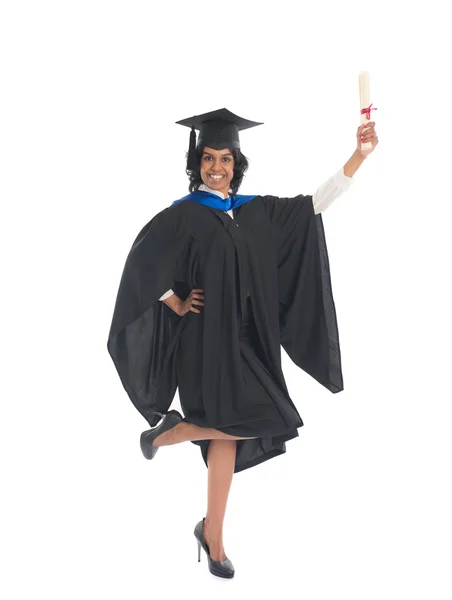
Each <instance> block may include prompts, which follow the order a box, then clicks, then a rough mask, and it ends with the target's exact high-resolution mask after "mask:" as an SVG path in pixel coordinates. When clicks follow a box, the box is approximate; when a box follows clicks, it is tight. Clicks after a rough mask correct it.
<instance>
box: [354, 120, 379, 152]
mask: <svg viewBox="0 0 452 600" xmlns="http://www.w3.org/2000/svg"><path fill="white" fill-rule="evenodd" d="M356 139H357V141H358V147H357V148H356V152H357V153H358V154H359V155H360V156H362V157H363V158H367V156H368V155H369V154H370V153H371V152H373V151H374V150H375V146H376V145H377V144H378V136H377V133H376V131H375V121H369V122H368V123H363V124H362V125H360V126H359V127H358V131H357V133H356ZM368 143H369V144H371V147H370V148H369V147H368V146H367V147H366V146H365V144H368Z"/></svg>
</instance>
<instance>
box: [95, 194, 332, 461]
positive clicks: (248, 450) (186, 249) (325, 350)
mask: <svg viewBox="0 0 452 600" xmlns="http://www.w3.org/2000/svg"><path fill="white" fill-rule="evenodd" d="M170 288H171V289H173V291H174V292H175V293H176V294H177V295H178V296H179V297H180V298H182V299H185V298H186V297H187V296H188V294H189V293H190V290H192V289H193V288H200V289H203V290H204V306H203V307H198V308H199V309H200V311H201V313H194V312H192V311H189V312H188V313H186V314H185V315H184V316H183V317H180V316H179V315H177V314H176V313H175V312H174V311H173V310H172V309H171V308H170V307H169V306H167V305H166V304H165V303H164V302H162V301H160V300H159V298H160V297H161V296H162V295H163V294H164V293H165V292H166V291H167V290H168V289H170ZM248 290H249V293H250V299H249V300H250V301H251V304H252V313H253V318H254V322H255V331H256V336H257V339H258V345H259V357H260V361H261V363H260V365H261V367H263V368H264V369H265V372H266V376H267V377H270V378H271V380H272V383H274V385H276V386H277V389H278V390H279V391H280V393H281V394H282V395H283V397H284V399H285V400H284V402H285V407H286V408H285V409H284V410H280V412H281V415H282V416H283V417H284V413H285V414H286V417H285V423H284V425H285V428H284V430H281V431H275V432H274V434H269V432H268V430H267V431H266V432H265V433H263V434H262V436H259V437H258V438H257V439H247V440H239V441H238V442H237V458H236V465H235V472H238V471H241V470H244V469H246V468H249V467H251V466H254V465H256V464H259V463H261V462H263V461H265V460H267V459H269V458H272V457H273V456H277V455H278V454H282V453H284V452H285V441H287V440H288V439H291V438H293V437H295V436H297V435H298V432H297V427H300V426H302V425H303V422H302V421H301V418H300V417H299V415H298V412H297V410H296V407H295V405H294V403H293V401H292V400H291V398H290V395H289V392H288V389H287V386H286V383H285V380H284V375H283V372H282V369H281V345H282V346H283V347H284V349H285V350H286V352H287V354H288V355H289V356H290V358H291V359H292V361H293V362H294V363H295V364H296V365H297V366H298V367H300V368H301V369H303V370H304V371H305V372H306V373H308V374H309V375H311V376H312V377H313V378H314V379H316V381H318V382H319V383H320V384H321V385H323V386H325V387H326V388H327V389H328V390H330V391H331V392H332V393H337V392H340V391H342V390H343V379H342V369H341V356H340V347H339V333H338V326H337V319H336V311H335V305H334V300H333V295H332V287H331V278H330V269H329V261H328V252H327V247H326V240H325V232H324V227H323V221H322V215H321V214H320V213H319V214H317V215H316V214H315V213H314V207H313V203H312V196H303V195H298V196H295V197H293V198H279V197H276V196H256V197H255V198H254V199H253V200H251V201H249V202H248V203H246V204H243V205H241V206H240V207H238V208H237V209H234V219H232V218H231V217H230V216H229V215H228V214H227V213H225V212H224V211H222V210H219V209H215V208H211V207H208V206H204V205H201V204H198V203H196V202H194V201H191V200H185V201H182V202H179V203H177V204H175V205H172V206H170V207H168V208H166V209H164V210H163V211H161V212H160V213H158V214H157V215H155V217H153V218H152V219H151V220H150V221H149V222H148V223H147V224H146V225H145V226H144V227H143V229H142V230H141V231H140V233H139V234H138V236H137V238H136V239H135V241H134V243H133V245H132V248H131V250H130V252H129V254H128V256H127V259H126V263H125V266H124V270H123V274H122V278H121V281H120V285H119V290H118V294H117V298H116V304H115V308H114V314H113V319H112V323H111V328H110V333H109V337H108V343H107V348H108V351H109V353H110V356H111V358H112V360H113V362H114V364H115V367H116V369H117V371H118V374H119V377H120V378H121V381H122V384H123V386H124V388H125V390H126V391H127V394H128V395H129V397H130V399H131V400H132V402H133V404H134V405H135V407H136V408H137V409H138V411H139V412H140V413H141V414H142V416H143V417H144V418H145V419H146V420H147V421H148V423H149V425H150V426H151V427H152V426H155V425H156V424H157V423H158V422H159V420H160V418H161V417H160V415H158V414H156V413H157V412H160V413H166V412H167V411H168V410H169V408H170V406H171V403H172V401H173V398H174V395H175V392H176V389H177V387H178V378H177V373H178V369H177V365H178V364H179V365H180V364H182V363H181V362H180V361H181V360H184V358H186V359H190V360H191V361H193V360H196V365H198V366H199V379H200V381H199V388H200V390H201V391H202V404H203V411H202V414H199V415H193V417H194V418H193V419H190V418H189V419H188V420H190V421H192V422H195V423H196V424H198V425H200V426H205V427H214V428H217V429H220V430H222V431H225V432H230V433H232V434H233V435H242V434H241V433H233V432H234V431H235V432H236V431H241V429H240V427H241V426H243V427H245V430H246V424H247V422H248V423H249V421H250V419H252V418H254V417H250V414H251V413H249V414H247V406H248V403H249V398H248V399H247V385H246V381H245V378H244V376H243V373H244V371H243V360H244V357H243V352H241V345H240V340H239V332H240V315H241V314H243V311H244V309H245V305H246V303H247V291H248ZM193 320H197V321H196V322H193ZM184 329H185V330H186V331H190V338H186V339H185V340H184V344H183V347H184V353H185V354H184V355H181V354H180V342H181V339H184V338H183V334H184ZM192 332H194V335H192ZM181 336H182V337H181ZM191 339H193V347H192V348H191V343H190V340H191ZM189 353H190V356H189ZM178 361H179V362H178ZM275 389H276V388H275ZM181 400H182V399H181ZM181 405H182V403H181ZM280 406H281V404H280ZM182 407H183V405H182ZM286 409H287V410H286ZM291 411H292V413H291ZM287 415H289V416H287ZM186 416H187V415H186ZM195 416H196V417H197V419H196V418H195ZM294 417H295V418H294ZM257 429H258V428H257ZM243 435H246V434H243ZM250 435H254V436H256V435H258V434H257V433H253V434H250ZM193 443H196V444H197V445H199V446H200V447H201V449H202V454H203V458H204V461H205V463H206V465H207V447H208V440H206V441H201V442H193Z"/></svg>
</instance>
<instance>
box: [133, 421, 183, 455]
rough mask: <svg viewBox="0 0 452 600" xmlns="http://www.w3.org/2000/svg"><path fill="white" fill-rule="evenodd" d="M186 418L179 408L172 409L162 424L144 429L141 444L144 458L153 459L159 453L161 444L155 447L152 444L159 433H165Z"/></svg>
mask: <svg viewBox="0 0 452 600" xmlns="http://www.w3.org/2000/svg"><path fill="white" fill-rule="evenodd" d="M184 420H185V419H184V417H183V416H182V415H181V414H180V413H179V412H178V411H177V410H170V411H169V413H167V414H166V415H164V417H163V419H162V422H161V423H160V425H157V426H156V427H153V428H152V429H148V430H147V431H143V433H142V434H141V436H140V446H141V451H142V452H143V455H144V458H147V459H148V460H151V458H154V456H155V455H156V454H157V450H158V449H159V448H160V446H158V447H157V448H155V447H154V446H153V445H152V444H153V442H154V440H155V438H156V437H157V436H158V435H160V434H161V433H164V432H165V431H169V430H170V429H172V428H173V427H175V426H176V425H177V424H178V423H180V422H181V421H184Z"/></svg>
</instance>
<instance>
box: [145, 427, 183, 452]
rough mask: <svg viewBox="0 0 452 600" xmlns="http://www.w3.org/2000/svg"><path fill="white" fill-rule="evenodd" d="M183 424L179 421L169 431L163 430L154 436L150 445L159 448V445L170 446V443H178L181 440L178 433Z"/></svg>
mask: <svg viewBox="0 0 452 600" xmlns="http://www.w3.org/2000/svg"><path fill="white" fill-rule="evenodd" d="M184 425H185V423H184V422H181V423H178V424H177V425H175V426H174V427H173V428H172V429H170V430H169V431H164V432H163V433H161V434H160V435H158V436H157V437H156V438H155V440H154V441H153V443H152V446H153V447H154V448H159V447H160V446H171V445H172V444H178V443H179V442H181V441H182V438H181V435H180V433H181V429H182V428H183V426H184Z"/></svg>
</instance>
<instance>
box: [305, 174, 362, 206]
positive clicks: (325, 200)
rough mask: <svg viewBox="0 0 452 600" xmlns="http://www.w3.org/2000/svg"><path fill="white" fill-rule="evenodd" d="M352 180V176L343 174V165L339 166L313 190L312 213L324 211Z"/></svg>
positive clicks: (346, 188)
mask: <svg viewBox="0 0 452 600" xmlns="http://www.w3.org/2000/svg"><path fill="white" fill-rule="evenodd" d="M354 181H355V180H354V179H353V177H348V176H347V175H345V173H344V167H341V168H340V169H339V171H338V172H337V173H335V174H334V175H333V176H332V177H330V178H329V179H327V181H325V182H324V183H322V185H321V186H320V187H319V188H318V189H317V190H316V191H315V192H314V195H313V196H312V203H313V205H314V213H315V214H318V213H320V212H324V211H325V210H326V209H327V208H328V207H329V206H330V205H331V204H332V202H333V201H334V200H335V199H336V198H338V197H339V196H340V195H341V194H342V193H343V192H345V190H348V188H349V187H350V186H351V185H352V183H353V182H354Z"/></svg>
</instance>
